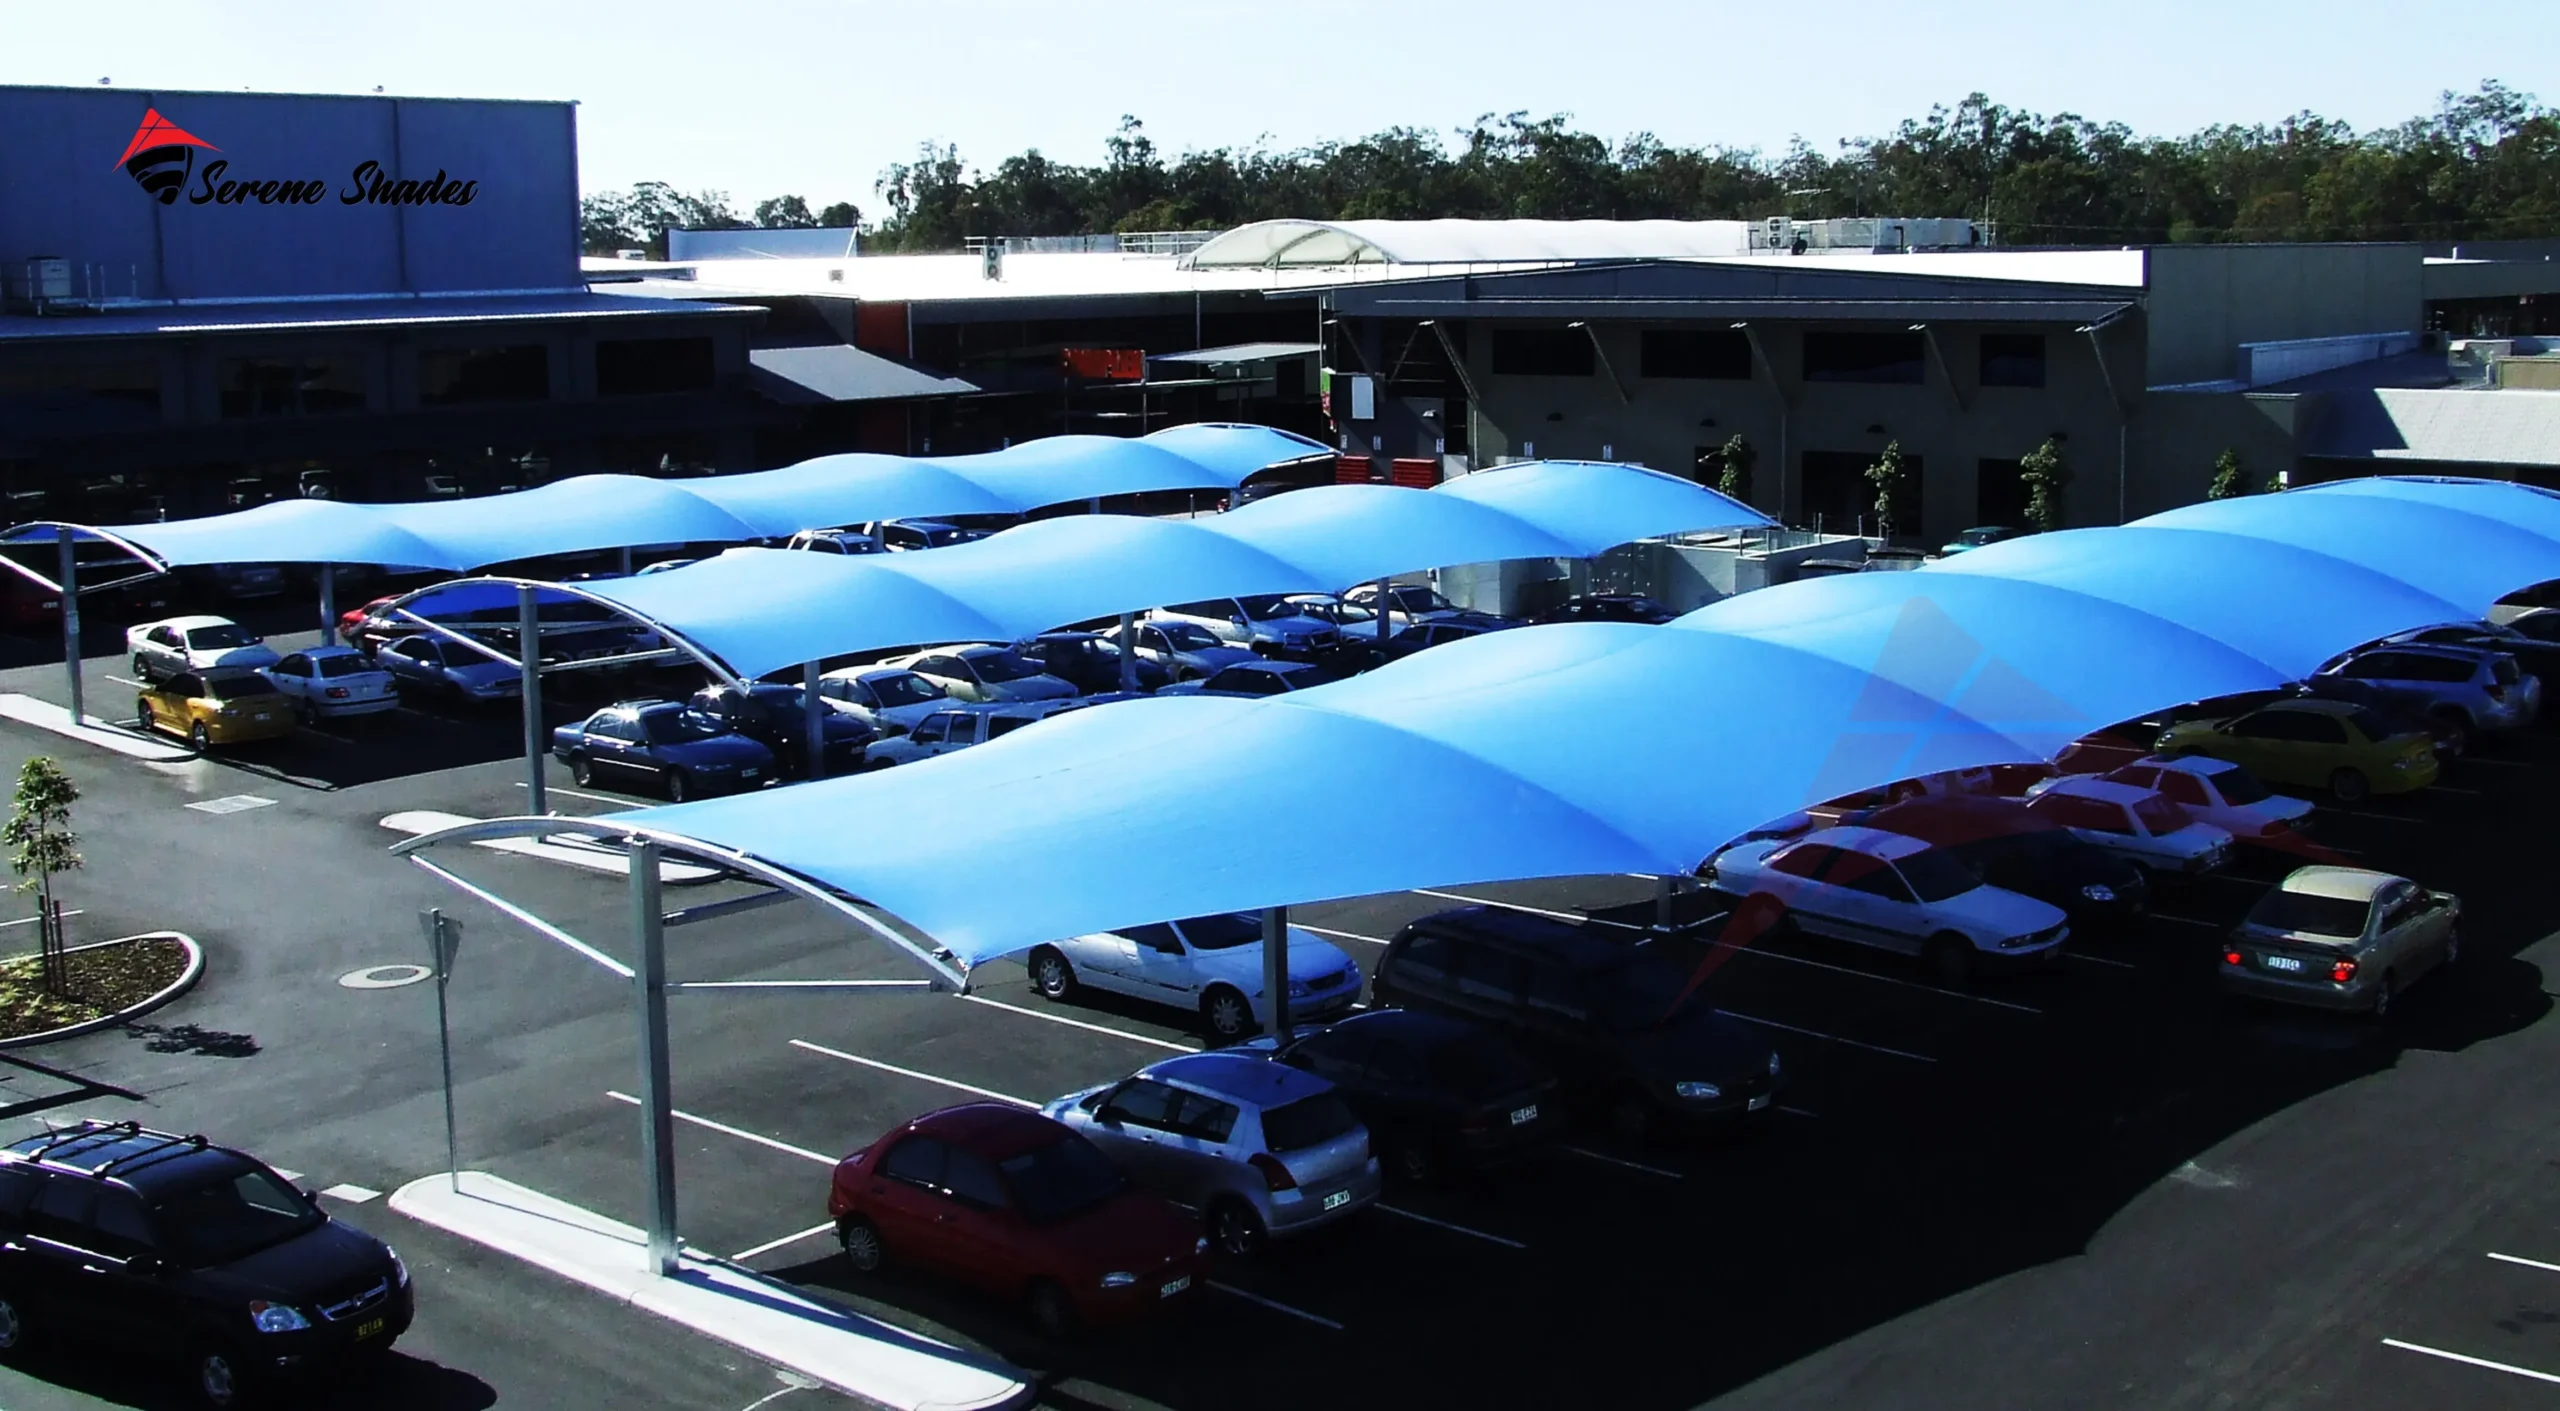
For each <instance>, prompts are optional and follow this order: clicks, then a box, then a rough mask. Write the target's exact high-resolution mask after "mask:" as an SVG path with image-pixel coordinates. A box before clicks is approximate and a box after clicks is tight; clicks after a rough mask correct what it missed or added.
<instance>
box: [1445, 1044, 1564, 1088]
mask: <svg viewBox="0 0 2560 1411" xmlns="http://www.w3.org/2000/svg"><path fill="white" fill-rule="evenodd" d="M1428 1061H1429V1063H1430V1067H1431V1076H1432V1077H1433V1078H1435V1079H1437V1080H1438V1081H1440V1082H1441V1083H1443V1084H1445V1085H1446V1086H1447V1087H1448V1088H1449V1089H1450V1090H1451V1091H1453V1092H1455V1093H1457V1094H1458V1095H1459V1096H1461V1097H1469V1098H1479V1097H1495V1096H1498V1095H1500V1094H1503V1093H1509V1092H1517V1091H1519V1090H1520V1089H1522V1088H1525V1087H1528V1086H1530V1085H1531V1084H1534V1083H1536V1082H1537V1081H1538V1070H1537V1069H1535V1068H1533V1067H1531V1066H1530V1065H1529V1063H1528V1061H1527V1060H1526V1059H1523V1058H1521V1057H1520V1056H1519V1055H1518V1054H1516V1053H1513V1052H1512V1051H1511V1050H1510V1049H1508V1048H1506V1047H1505V1046H1503V1045H1502V1044H1499V1043H1496V1042H1495V1041H1493V1040H1491V1039H1488V1038H1484V1037H1482V1036H1476V1037H1471V1038H1465V1039H1460V1040H1459V1041H1457V1042H1456V1043H1453V1044H1446V1045H1443V1046H1442V1047H1439V1048H1436V1049H1433V1050H1432V1051H1431V1056H1430V1059H1429V1060H1428Z"/></svg>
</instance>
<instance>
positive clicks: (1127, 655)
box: [1120, 612, 1138, 691]
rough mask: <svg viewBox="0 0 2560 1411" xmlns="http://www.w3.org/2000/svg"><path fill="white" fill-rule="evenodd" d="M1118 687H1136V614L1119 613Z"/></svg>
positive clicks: (1133, 688)
mask: <svg viewBox="0 0 2560 1411" xmlns="http://www.w3.org/2000/svg"><path fill="white" fill-rule="evenodd" d="M1120 689H1121V690H1123V691H1135V690H1137V689H1138V615H1137V614H1136V613H1134V612H1124V613H1122V614H1120Z"/></svg>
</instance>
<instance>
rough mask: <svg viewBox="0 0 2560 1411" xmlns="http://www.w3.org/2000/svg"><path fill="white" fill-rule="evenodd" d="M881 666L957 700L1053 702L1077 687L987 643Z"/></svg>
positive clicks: (901, 658)
mask: <svg viewBox="0 0 2560 1411" xmlns="http://www.w3.org/2000/svg"><path fill="white" fill-rule="evenodd" d="M880 664H881V665H882V666H897V667H904V668H906V669H907V670H909V671H912V672H914V673H915V674H917V675H918V676H922V677H924V678H926V679H927V680H929V681H931V682H933V684H935V685H937V686H940V687H941V688H942V689H943V690H944V691H946V692H948V693H949V694H950V696H951V698H952V699H953V700H955V701H1005V702H1013V701H1051V700H1059V699H1062V698H1064V697H1067V696H1072V695H1074V694H1075V693H1076V688H1075V687H1074V686H1072V685H1069V684H1068V683H1067V682H1065V681H1062V680H1059V679H1058V678H1057V677H1055V676H1051V675H1050V674H1048V673H1047V672H1045V671H1042V670H1041V669H1040V668H1039V667H1037V666H1035V665H1033V664H1032V663H1031V662H1029V661H1026V660H1024V659H1023V656H1022V654H1021V653H1019V652H1016V651H1014V650H1013V649H1012V648H1010V647H998V646H992V645H988V644H985V643H980V644H977V645H974V646H958V647H935V648H933V649H932V650H931V651H922V652H910V653H908V654H907V655H905V656H897V657H890V658H889V659H888V660H886V661H883V662H882V663H880Z"/></svg>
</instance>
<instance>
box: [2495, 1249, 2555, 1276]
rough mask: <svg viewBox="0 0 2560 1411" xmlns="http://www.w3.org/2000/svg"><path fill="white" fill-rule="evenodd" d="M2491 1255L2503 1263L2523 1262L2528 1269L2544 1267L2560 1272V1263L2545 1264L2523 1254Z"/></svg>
mask: <svg viewBox="0 0 2560 1411" xmlns="http://www.w3.org/2000/svg"><path fill="white" fill-rule="evenodd" d="M2489 1257H2490V1258H2492V1259H2495V1260H2497V1261H2499V1262H2500V1263H2502V1264H2521V1265H2523V1266H2524V1267H2526V1268H2528V1269H2544V1270H2548V1271H2550V1272H2551V1273H2554V1274H2560V1264H2545V1263H2543V1262H2542V1261H2541V1260H2539V1259H2527V1258H2524V1257H2523V1256H2521V1255H2515V1254H2491V1255H2490V1256H2489Z"/></svg>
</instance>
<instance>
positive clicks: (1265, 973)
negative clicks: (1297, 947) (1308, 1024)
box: [1262, 906, 1289, 1043]
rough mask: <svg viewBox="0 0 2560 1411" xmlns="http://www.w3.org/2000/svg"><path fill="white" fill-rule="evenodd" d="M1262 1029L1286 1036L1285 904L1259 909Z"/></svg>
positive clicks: (1286, 924)
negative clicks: (1260, 911)
mask: <svg viewBox="0 0 2560 1411" xmlns="http://www.w3.org/2000/svg"><path fill="white" fill-rule="evenodd" d="M1262 1010H1263V1014H1262V1032H1264V1033H1266V1034H1269V1035H1271V1036H1272V1037H1273V1038H1276V1039H1279V1040H1281V1041H1282V1042H1284V1043H1285V1042H1286V1041H1287V1040H1288V1037H1289V908H1287V907H1285V906H1266V907H1264V908H1263V909H1262Z"/></svg>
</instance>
